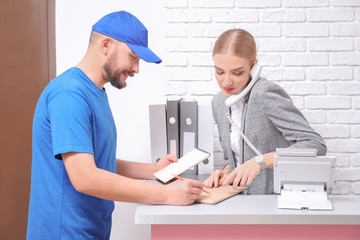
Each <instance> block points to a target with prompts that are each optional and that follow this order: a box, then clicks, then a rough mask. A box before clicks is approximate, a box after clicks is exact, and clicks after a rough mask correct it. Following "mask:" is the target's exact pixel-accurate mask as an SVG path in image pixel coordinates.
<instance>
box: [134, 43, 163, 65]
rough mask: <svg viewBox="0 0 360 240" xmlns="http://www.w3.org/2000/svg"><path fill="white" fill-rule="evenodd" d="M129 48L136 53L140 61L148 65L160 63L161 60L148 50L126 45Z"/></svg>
mask: <svg viewBox="0 0 360 240" xmlns="http://www.w3.org/2000/svg"><path fill="white" fill-rule="evenodd" d="M127 45H128V46H129V48H131V50H133V51H134V53H136V55H138V56H139V57H140V58H141V59H142V60H144V61H146V62H150V63H161V62H162V60H161V59H160V58H159V57H158V56H157V55H156V54H155V53H154V52H153V51H151V50H150V49H149V48H147V47H141V46H137V45H132V44H128V43H127Z"/></svg>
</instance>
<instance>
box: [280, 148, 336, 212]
mask: <svg viewBox="0 0 360 240" xmlns="http://www.w3.org/2000/svg"><path fill="white" fill-rule="evenodd" d="M335 162H336V157H335V156H317V150H316V149H292V148H278V149H276V155H275V158H274V192H275V193H278V194H280V195H279V196H278V202H277V204H278V208H284V209H306V210H332V209H333V206H332V203H331V200H330V199H329V198H328V194H329V193H331V190H332V186H333V183H334V171H335Z"/></svg>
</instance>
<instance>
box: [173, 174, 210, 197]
mask: <svg viewBox="0 0 360 240" xmlns="http://www.w3.org/2000/svg"><path fill="white" fill-rule="evenodd" d="M175 177H176V178H177V179H179V180H181V181H183V180H185V179H183V178H182V177H180V176H175ZM201 191H203V192H204V193H207V194H211V193H210V192H208V191H206V190H204V189H201Z"/></svg>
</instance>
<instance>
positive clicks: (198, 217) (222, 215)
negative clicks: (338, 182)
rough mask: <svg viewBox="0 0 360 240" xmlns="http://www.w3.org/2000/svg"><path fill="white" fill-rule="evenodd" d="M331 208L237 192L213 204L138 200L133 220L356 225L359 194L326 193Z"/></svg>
mask: <svg viewBox="0 0 360 240" xmlns="http://www.w3.org/2000/svg"><path fill="white" fill-rule="evenodd" d="M329 198H330V199H331V201H332V204H333V207H334V210H332V211H314V210H286V209H278V208H277V195H237V196H234V197H232V198H230V199H227V200H225V201H222V202H220V203H218V204H216V205H207V204H198V203H195V204H192V205H190V206H169V205H146V204H139V205H138V206H137V209H136V213H135V223H136V224H325V225H329V224H335V225H360V195H330V196H329Z"/></svg>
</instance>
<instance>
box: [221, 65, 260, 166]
mask: <svg viewBox="0 0 360 240" xmlns="http://www.w3.org/2000/svg"><path fill="white" fill-rule="evenodd" d="M260 72H261V66H260V65H258V64H254V65H253V66H252V68H251V70H250V76H251V81H250V82H249V84H248V85H247V86H246V87H245V89H243V90H242V91H241V92H240V93H238V94H235V95H232V96H230V97H228V98H227V99H226V100H225V105H226V106H227V107H228V112H227V113H226V117H227V119H228V120H229V122H230V124H231V125H233V126H234V127H235V129H236V131H237V132H238V133H239V134H240V137H241V138H242V139H244V141H245V142H246V144H247V145H248V146H249V147H250V148H251V149H252V150H253V151H254V152H255V153H256V155H257V156H256V157H254V160H255V162H257V163H259V164H263V163H264V158H263V156H262V154H261V153H260V151H259V150H258V149H257V148H256V147H255V146H254V145H253V144H252V143H251V142H250V140H249V139H248V138H247V137H246V136H245V134H244V133H243V132H242V131H241V129H240V127H239V126H238V125H237V124H236V123H235V122H234V120H233V119H232V117H231V115H230V112H229V108H230V107H231V106H232V105H234V104H235V103H237V102H238V101H239V100H240V99H241V98H243V97H244V96H245V95H246V94H247V93H248V92H249V91H250V89H251V88H252V87H253V86H254V84H255V83H256V82H257V81H258V80H259V76H260Z"/></svg>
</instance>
